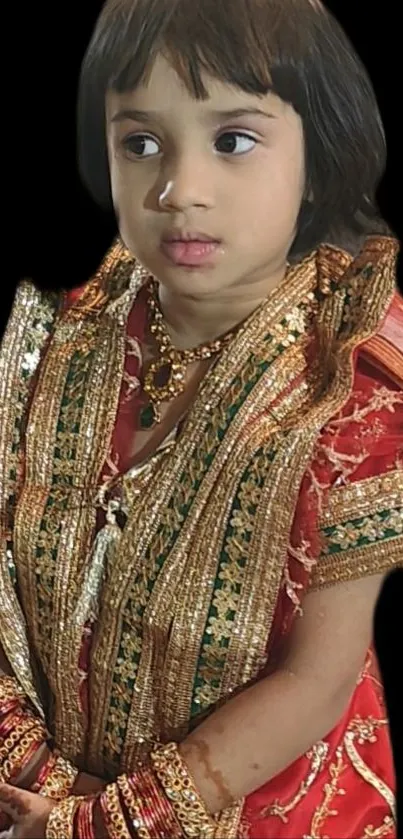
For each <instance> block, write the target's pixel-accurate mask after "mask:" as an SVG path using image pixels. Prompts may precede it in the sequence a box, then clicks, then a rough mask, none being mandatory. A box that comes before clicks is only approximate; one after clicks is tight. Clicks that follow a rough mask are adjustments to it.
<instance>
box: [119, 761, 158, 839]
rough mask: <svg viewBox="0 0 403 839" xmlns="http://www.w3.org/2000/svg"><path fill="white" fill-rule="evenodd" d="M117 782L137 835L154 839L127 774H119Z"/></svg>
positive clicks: (146, 838)
mask: <svg viewBox="0 0 403 839" xmlns="http://www.w3.org/2000/svg"><path fill="white" fill-rule="evenodd" d="M116 783H117V785H118V787H119V789H120V791H121V793H122V797H123V801H124V802H125V805H126V808H127V812H128V813H129V816H130V818H131V820H132V825H133V827H134V829H135V831H136V836H138V838H139V839H152V837H151V833H150V831H149V830H148V828H147V827H146V825H145V823H144V819H143V818H142V815H141V806H140V803H139V801H138V799H137V798H136V796H135V794H134V792H133V790H132V789H131V786H130V784H129V781H128V777H127V775H119V777H118V778H117V780H116Z"/></svg>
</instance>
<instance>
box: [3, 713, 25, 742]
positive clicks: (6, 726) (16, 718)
mask: <svg viewBox="0 0 403 839" xmlns="http://www.w3.org/2000/svg"><path fill="white" fill-rule="evenodd" d="M23 719H26V715H25V714H24V713H23V712H22V711H21V710H20V711H10V713H8V714H7V715H6V716H5V717H4V719H3V720H2V721H1V723H0V737H3V738H4V739H5V738H6V737H7V736H8V734H10V732H11V731H12V730H13V728H15V726H16V725H17V723H19V722H21V721H22V720H23Z"/></svg>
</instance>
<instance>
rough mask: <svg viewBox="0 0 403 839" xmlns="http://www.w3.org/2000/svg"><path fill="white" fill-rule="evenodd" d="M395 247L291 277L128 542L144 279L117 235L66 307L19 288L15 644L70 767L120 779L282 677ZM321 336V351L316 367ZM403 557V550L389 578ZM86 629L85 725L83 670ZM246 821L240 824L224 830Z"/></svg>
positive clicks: (8, 441) (327, 254) (338, 254)
mask: <svg viewBox="0 0 403 839" xmlns="http://www.w3.org/2000/svg"><path fill="white" fill-rule="evenodd" d="M396 251H397V245H396V243H395V242H394V240H391V239H376V238H374V239H369V240H368V242H367V244H366V248H365V251H364V252H363V253H362V254H361V255H360V256H359V257H358V258H357V259H356V260H353V259H352V257H350V256H349V255H348V254H346V253H344V252H342V251H338V250H337V249H335V248H327V247H324V248H322V249H319V251H318V252H315V253H313V254H310V255H309V256H308V257H307V258H306V259H305V260H303V261H302V262H301V263H300V264H299V265H296V266H293V267H291V268H290V269H289V271H288V274H287V277H286V278H285V280H284V281H283V282H282V283H281V284H280V285H279V286H278V287H277V288H276V289H274V291H272V292H271V293H270V295H269V297H268V299H267V301H266V304H265V305H264V306H263V307H261V308H260V309H259V310H258V311H257V312H256V315H255V317H253V318H252V319H251V321H250V324H249V328H248V330H246V331H245V332H242V331H241V332H240V333H239V334H238V335H236V336H235V337H234V339H233V341H232V342H231V343H230V345H229V346H228V347H226V348H225V349H224V351H223V353H222V355H221V357H220V360H219V361H218V363H217V364H216V365H215V366H214V368H213V369H212V370H211V371H210V372H209V373H207V375H206V377H205V379H204V381H203V383H202V385H201V387H200V390H199V393H198V395H197V397H196V399H195V402H194V404H193V406H192V408H191V410H190V412H189V414H188V416H187V418H186V421H185V424H184V428H183V429H182V431H181V434H180V435H179V436H178V438H177V439H176V440H175V441H174V444H173V445H169V446H167V447H166V448H165V449H164V450H163V451H162V452H160V453H159V454H157V456H156V457H155V458H152V459H151V460H150V462H149V464H147V465H146V467H145V468H144V469H138V470H133V471H132V472H131V473H128V474H127V475H126V476H125V477H124V479H123V484H124V493H125V504H126V509H127V511H128V519H127V523H126V526H125V527H124V529H123V530H120V529H119V528H118V527H117V526H116V525H115V524H114V523H113V519H112V521H111V522H110V523H109V524H108V528H107V529H106V530H104V531H103V532H102V533H101V534H98V536H97V537H95V524H96V505H97V499H98V497H99V490H100V476H101V472H102V466H103V464H104V462H105V460H106V458H107V455H108V452H109V446H110V442H111V437H112V432H113V428H114V424H115V419H116V413H117V408H118V400H119V392H120V387H121V382H122V376H123V372H124V353H125V330H126V323H127V318H128V315H129V312H130V310H131V307H132V305H133V302H134V300H135V298H136V295H137V292H138V290H139V288H140V287H141V285H142V283H143V282H144V281H145V272H144V269H142V267H141V266H138V265H135V264H134V263H133V260H132V258H131V257H130V255H129V254H128V253H127V252H126V251H125V250H124V248H123V246H122V245H121V244H120V243H119V242H118V243H117V244H116V245H115V246H114V248H113V249H112V251H111V253H110V254H108V256H107V257H106V259H105V263H104V265H103V267H102V268H101V269H100V272H99V273H98V275H97V276H96V277H95V278H94V279H93V280H92V281H91V282H90V283H89V284H88V287H87V289H86V291H85V293H84V295H83V296H82V298H81V299H80V300H78V301H77V302H76V304H74V305H73V306H72V308H71V309H70V310H68V311H67V312H64V311H63V309H62V306H61V302H62V301H60V300H57V299H55V298H54V297H48V296H46V295H40V294H39V292H37V291H36V290H35V289H33V287H32V286H31V285H30V284H29V283H25V284H23V285H22V287H21V289H20V290H19V293H18V297H17V301H16V305H15V308H14V312H13V314H12V317H11V319H10V323H9V326H8V330H7V332H6V335H5V338H4V341H3V346H2V351H1V356H0V387H1V389H2V391H1V394H0V403H1V404H2V405H4V406H5V413H6V416H5V419H4V421H3V423H2V424H1V431H0V433H1V436H0V464H1V468H2V469H3V475H2V476H1V493H2V497H1V515H2V519H1V521H2V548H3V555H2V561H1V564H0V596H1V602H2V609H3V611H2V616H1V620H0V640H1V643H2V644H3V645H4V648H5V651H6V653H7V655H8V657H9V660H10V662H11V664H12V666H13V668H14V671H15V673H16V675H17V676H18V679H19V681H20V683H21V685H22V687H23V688H24V690H25V691H26V692H27V694H28V695H29V696H30V697H31V699H32V701H33V702H34V703H35V705H36V707H37V708H38V709H40V710H41V711H42V713H43V712H44V710H45V706H46V699H45V698H44V697H43V696H41V694H40V688H39V686H38V685H39V681H38V676H37V673H36V670H35V666H34V663H33V661H32V658H31V655H30V650H33V651H35V655H36V657H37V658H38V660H39V661H40V666H41V669H42V671H43V673H44V676H45V678H46V681H47V684H48V686H49V688H50V691H51V693H52V695H53V700H54V705H53V706H52V709H51V716H52V720H51V724H52V727H53V733H54V736H55V741H56V744H57V747H58V749H60V751H61V752H62V754H63V755H64V757H66V758H67V759H69V760H71V761H72V762H73V763H76V764H78V765H81V766H83V767H85V768H86V769H87V771H90V772H93V773H95V774H97V775H101V776H105V777H107V776H108V775H109V776H110V777H114V776H115V775H116V773H117V771H118V770H119V771H121V772H122V771H127V772H131V771H133V770H134V769H135V767H136V765H138V762H139V761H140V760H141V759H142V758H144V756H145V755H147V754H149V752H150V751H151V749H152V748H153V747H154V746H155V745H156V744H157V743H159V742H168V741H170V740H173V741H178V740H179V739H181V738H182V737H183V736H185V734H186V732H187V731H188V730H189V727H190V725H194V724H195V722H196V721H197V718H198V716H199V715H203V714H205V713H206V712H207V711H208V710H209V709H211V708H212V706H213V705H214V704H215V703H217V702H221V701H223V700H225V699H226V698H227V697H229V696H230V695H231V694H232V693H233V692H234V691H236V690H237V689H239V688H240V687H242V685H244V684H246V683H247V682H249V681H250V680H251V679H254V678H255V677H256V676H257V675H258V674H259V672H260V671H261V669H262V667H264V665H265V664H266V662H267V641H268V637H269V635H270V630H271V627H272V623H273V618H274V613H275V608H276V603H277V599H278V595H279V590H280V585H281V580H282V575H283V572H284V567H285V565H286V562H287V552H288V547H289V536H290V530H291V525H292V522H293V517H294V512H295V508H296V505H297V501H298V496H299V491H300V485H301V480H302V478H303V475H304V473H305V470H306V468H307V466H308V465H309V462H310V460H311V458H312V453H313V450H314V446H315V441H316V440H317V438H318V435H319V433H320V430H321V428H322V427H323V426H324V425H325V424H326V423H327V422H328V421H329V419H330V418H331V417H332V416H333V415H334V414H335V413H336V412H337V411H338V410H339V409H340V408H341V406H342V405H343V404H344V403H345V401H346V400H347V399H348V396H349V394H350V391H351V387H352V378H353V364H352V356H353V353H354V351H355V350H356V348H357V347H358V346H360V344H362V343H363V342H365V341H366V340H367V339H368V338H369V337H370V336H371V335H373V334H374V333H375V332H376V330H377V328H378V325H379V322H380V321H381V320H382V318H383V316H384V315H385V313H386V311H387V308H388V306H389V304H390V301H391V299H392V296H393V293H394V290H395V261H396ZM368 267H370V268H371V269H372V270H371V271H369V270H368ZM314 329H315V330H317V332H318V340H319V347H320V348H321V349H320V354H319V355H318V357H317V363H316V365H315V364H314V365H309V366H308V365H307V348H308V346H309V341H310V339H311V337H312V333H313V330H314ZM40 361H41V363H39V362H40ZM33 382H35V387H34V388H33V384H32V383H33ZM30 392H33V400H32V404H31V405H30V409H29V414H28V413H27V405H28V398H29V393H30ZM22 431H24V434H22ZM22 442H24V447H23V449H24V450H23V452H22ZM23 459H24V461H25V474H24V475H22V466H21V464H22V461H23ZM393 491H394V490H393ZM382 492H383V489H382V488H381V489H380V495H381V496H382ZM338 499H339V500H336V496H335V498H334V500H332V504H331V507H330V508H329V515H330V522H331V525H332V527H337V526H338V523H339V518H338V517H339V516H341V519H340V521H344V519H343V516H344V515H346V516H347V518H348V516H349V515H350V507H351V506H352V499H351V498H350V497H349V496H348V493H346V495H345V496H344V498H343V500H340V495H339V496H338ZM364 506H365V504H364ZM372 509H373V508H372V507H370V510H371V511H372ZM325 524H326V522H325ZM206 534H208V538H206ZM400 544H401V542H400ZM351 547H352V548H354V545H352V546H351ZM343 550H344V549H343ZM346 550H347V553H348V550H349V548H347V549H346ZM371 561H372V559H371ZM345 562H346V561H345V559H344V558H343V557H342V558H341V559H340V563H339V562H338V559H337V557H336V559H335V554H334V553H332V558H331V559H329V563H328V565H326V562H325V564H321V567H320V570H319V571H318V574H319V575H320V574H322V576H323V575H324V576H323V579H322V578H321V577H320V576H319V577H318V584H319V585H320V584H322V583H326V582H328V581H334V580H336V579H341V578H343V574H344V572H343V571H342V572H341V573H340V568H343V567H344V566H345ZM397 562H398V556H397V552H395V553H394V552H393V551H392V550H389V549H388V548H387V549H385V551H384V553H383V554H382V558H381V560H380V561H379V563H378V566H379V568H380V569H387V568H389V567H392V566H393V564H394V563H397ZM343 563H344V566H343ZM336 565H337V568H336ZM347 566H348V557H347ZM347 566H346V567H347ZM327 568H328V569H329V570H327ZM335 568H336V570H334V569H335ZM367 572H368V568H367V566H366V565H365V562H364V563H363V564H362V567H361V570H360V572H359V573H360V574H365V573H367ZM344 576H345V574H344ZM347 576H348V574H347ZM17 582H18V594H17V587H16V583H17ZM3 604H4V605H3ZM89 617H95V618H96V621H97V624H96V633H95V638H94V644H93V649H92V656H91V673H90V683H89V693H90V717H91V726H90V730H89V731H87V730H86V728H85V721H84V717H83V714H82V711H81V707H80V700H79V690H80V673H79V669H78V658H79V652H80V646H81V642H82V634H83V627H84V623H85V621H86V620H87V619H88V618H89ZM46 711H47V712H48V711H49V709H48V708H46ZM240 812H241V803H240V804H239V806H238V805H237V806H236V807H234V808H231V810H230V811H227V812H225V813H223V814H222V815H221V816H220V820H219V822H220V826H219V829H218V834H217V835H222V836H224V835H226V831H227V834H228V831H229V832H231V829H232V828H233V827H234V825H235V824H236V823H237V820H238V819H239V816H240ZM220 830H221V833H220Z"/></svg>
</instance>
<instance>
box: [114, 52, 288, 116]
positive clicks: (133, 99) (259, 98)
mask: <svg viewBox="0 0 403 839" xmlns="http://www.w3.org/2000/svg"><path fill="white" fill-rule="evenodd" d="M202 80H203V85H204V87H205V89H206V91H207V96H206V97H204V98H203V99H197V98H196V97H195V96H194V95H192V93H191V92H190V91H189V88H188V87H187V85H186V84H185V82H184V80H183V79H182V78H181V76H180V75H179V73H178V72H177V70H176V68H175V66H174V62H173V61H171V60H170V59H169V58H167V57H166V56H165V55H164V53H163V52H161V53H158V54H157V56H156V58H155V59H154V61H153V63H152V65H150V66H149V67H147V72H146V74H145V76H144V77H143V78H142V79H141V80H140V81H139V83H138V84H137V85H136V87H135V88H134V89H132V90H126V91H120V92H118V91H115V90H110V91H109V93H108V96H109V99H110V100H111V101H113V102H115V103H117V102H118V103H119V105H120V106H121V107H122V108H124V107H129V106H133V105H134V103H135V105H136V107H137V108H139V109H141V108H143V109H150V108H153V107H155V109H157V110H168V109H169V108H170V107H173V106H175V105H178V104H179V103H186V104H187V105H188V106H189V107H192V108H193V109H194V110H197V111H199V112H203V111H205V112H206V113H207V112H209V111H211V110H214V109H217V110H220V109H223V110H224V109H236V108H242V107H247V106H248V105H249V106H251V107H252V106H253V105H255V106H256V108H258V107H259V105H260V107H262V108H265V110H267V106H268V105H270V108H271V109H274V110H275V111H276V112H278V111H279V110H281V107H282V105H283V104H284V103H282V100H281V99H279V97H278V96H277V95H276V94H275V93H274V92H272V91H268V92H267V93H266V94H262V95H260V94H257V93H249V92H246V91H244V90H242V89H241V88H240V87H238V86H236V85H234V84H231V83H230V82H228V81H226V80H224V79H220V78H217V77H215V76H213V75H211V74H210V73H209V72H207V71H202Z"/></svg>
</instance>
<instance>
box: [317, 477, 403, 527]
mask: <svg viewBox="0 0 403 839" xmlns="http://www.w3.org/2000/svg"><path fill="white" fill-rule="evenodd" d="M402 504H403V470H402V469H394V470H392V471H390V472H386V473H385V474H383V475H376V476H375V477H373V478H366V479H365V480H363V481H355V482H354V483H351V484H347V486H344V487H340V488H337V489H333V490H330V492H329V493H328V496H327V503H326V509H325V510H324V513H323V516H322V519H321V521H320V526H321V527H322V528H323V527H331V526H334V525H337V524H342V523H343V522H346V521H351V520H352V519H356V518H359V517H361V516H372V515H374V514H375V513H378V512H382V511H383V510H386V509H388V508H389V509H393V508H394V507H398V506H400V505H402Z"/></svg>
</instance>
